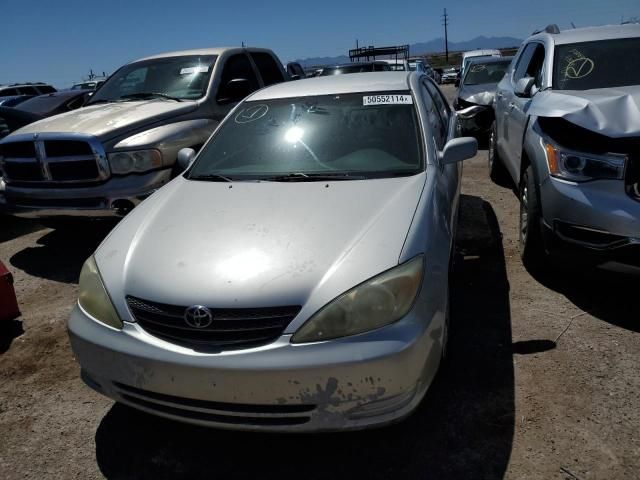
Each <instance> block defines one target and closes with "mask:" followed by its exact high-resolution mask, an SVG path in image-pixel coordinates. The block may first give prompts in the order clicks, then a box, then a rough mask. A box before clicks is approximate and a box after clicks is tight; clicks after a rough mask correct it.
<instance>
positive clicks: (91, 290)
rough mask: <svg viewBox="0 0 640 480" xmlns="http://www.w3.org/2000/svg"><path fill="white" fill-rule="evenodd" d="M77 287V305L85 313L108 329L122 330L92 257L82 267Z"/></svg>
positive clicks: (120, 322)
mask: <svg viewBox="0 0 640 480" xmlns="http://www.w3.org/2000/svg"><path fill="white" fill-rule="evenodd" d="M79 287H80V288H79V290H80V294H79V296H78V303H79V304H80V306H81V307H82V309H83V310H84V311H85V312H86V313H88V314H89V315H91V316H92V317H93V318H94V319H95V320H97V321H99V322H101V323H104V324H105V325H108V326H109V327H112V328H117V329H121V328H122V320H120V317H118V313H117V312H116V309H115V307H114V306H113V303H111V299H110V298H109V294H108V293H107V290H106V289H105V288H104V284H103V283H102V277H100V272H99V271H98V265H96V261H95V259H94V258H93V255H92V256H90V257H89V258H88V259H87V261H86V262H84V265H83V266H82V271H81V272H80V286H79Z"/></svg>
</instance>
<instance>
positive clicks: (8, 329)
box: [0, 320, 24, 355]
mask: <svg viewBox="0 0 640 480" xmlns="http://www.w3.org/2000/svg"><path fill="white" fill-rule="evenodd" d="M23 333H24V329H23V328H22V322H21V321H20V320H9V321H6V320H5V321H4V322H0V355H1V354H3V353H5V352H6V351H7V350H9V347H10V346H11V342H13V341H14V340H15V339H16V338H18V337H19V336H20V335H22V334H23Z"/></svg>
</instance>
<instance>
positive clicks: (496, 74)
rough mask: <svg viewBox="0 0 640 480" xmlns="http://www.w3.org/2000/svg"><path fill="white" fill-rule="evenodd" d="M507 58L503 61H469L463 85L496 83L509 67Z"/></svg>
mask: <svg viewBox="0 0 640 480" xmlns="http://www.w3.org/2000/svg"><path fill="white" fill-rule="evenodd" d="M509 63H511V62H510V61H509V60H506V61H504V62H490V63H471V64H470V65H469V68H468V69H467V74H466V75H465V76H464V85H481V84H484V83H498V82H499V81H500V80H502V77H504V73H505V72H506V71H507V68H509Z"/></svg>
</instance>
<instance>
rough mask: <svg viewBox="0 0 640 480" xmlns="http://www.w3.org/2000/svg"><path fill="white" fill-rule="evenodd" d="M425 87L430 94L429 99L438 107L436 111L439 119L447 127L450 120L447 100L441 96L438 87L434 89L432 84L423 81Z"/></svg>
mask: <svg viewBox="0 0 640 480" xmlns="http://www.w3.org/2000/svg"><path fill="white" fill-rule="evenodd" d="M424 84H425V86H426V87H427V90H429V93H430V94H431V98H433V101H434V103H435V104H436V107H438V111H439V112H440V117H441V118H442V121H443V122H444V123H445V125H446V126H448V125H449V119H450V118H451V109H450V107H449V103H447V99H446V98H444V97H443V96H442V92H441V91H440V89H439V88H438V87H436V86H435V85H434V84H433V82H430V81H428V80H427V81H425V82H424Z"/></svg>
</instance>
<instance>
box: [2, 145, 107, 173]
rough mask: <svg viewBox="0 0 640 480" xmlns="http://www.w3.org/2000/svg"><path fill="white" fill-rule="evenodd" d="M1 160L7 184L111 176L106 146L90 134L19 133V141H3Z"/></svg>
mask: <svg viewBox="0 0 640 480" xmlns="http://www.w3.org/2000/svg"><path fill="white" fill-rule="evenodd" d="M27 138H28V139H27ZM0 160H1V161H2V169H3V170H4V176H5V180H6V181H7V183H12V182H15V183H18V182H23V183H38V184H47V183H49V184H58V183H78V182H95V181H101V180H105V179H106V178H108V176H109V170H108V167H107V163H106V156H105V155H104V152H103V149H102V145H101V144H100V143H99V142H98V141H97V140H96V139H95V138H94V137H88V136H87V137H84V136H83V137H82V138H81V139H76V138H74V139H66V138H59V135H58V134H41V135H39V136H38V137H35V138H34V137H33V136H31V135H28V134H25V135H18V136H16V141H9V142H7V141H6V140H5V142H4V143H2V144H0Z"/></svg>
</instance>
